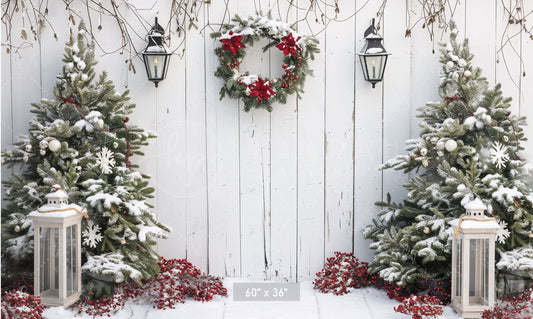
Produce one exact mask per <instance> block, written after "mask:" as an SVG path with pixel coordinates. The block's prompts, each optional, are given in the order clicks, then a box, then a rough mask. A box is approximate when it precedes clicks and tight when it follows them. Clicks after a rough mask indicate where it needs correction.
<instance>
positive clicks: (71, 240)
mask: <svg viewBox="0 0 533 319" xmlns="http://www.w3.org/2000/svg"><path fill="white" fill-rule="evenodd" d="M66 235H67V243H66V244H67V245H66V246H67V247H66V248H67V267H66V269H67V297H68V296H70V295H72V294H73V293H75V292H77V291H78V269H77V254H76V249H77V246H78V245H77V242H76V240H77V234H76V225H72V226H69V227H67V231H66Z"/></svg>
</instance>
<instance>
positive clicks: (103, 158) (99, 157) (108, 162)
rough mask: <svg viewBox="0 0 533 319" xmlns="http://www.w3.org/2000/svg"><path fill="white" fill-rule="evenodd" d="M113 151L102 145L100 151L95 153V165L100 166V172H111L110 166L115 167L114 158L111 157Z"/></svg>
mask: <svg viewBox="0 0 533 319" xmlns="http://www.w3.org/2000/svg"><path fill="white" fill-rule="evenodd" d="M113 155H114V153H113V152H112V151H110V150H109V149H108V148H107V147H105V146H104V147H102V151H100V153H98V154H96V165H97V166H99V167H100V169H101V170H102V173H104V174H111V172H112V170H111V169H112V168H113V167H115V164H116V162H115V160H114V159H113Z"/></svg>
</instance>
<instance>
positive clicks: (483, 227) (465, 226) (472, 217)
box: [457, 197, 500, 233]
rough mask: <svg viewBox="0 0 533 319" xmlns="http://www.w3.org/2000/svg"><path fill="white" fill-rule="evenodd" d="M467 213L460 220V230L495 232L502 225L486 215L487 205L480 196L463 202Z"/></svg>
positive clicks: (467, 231) (465, 231) (466, 231)
mask: <svg viewBox="0 0 533 319" xmlns="http://www.w3.org/2000/svg"><path fill="white" fill-rule="evenodd" d="M463 207H464V208H465V209H466V214H465V215H464V216H463V217H462V218H461V219H460V220H459V225H458V226H457V227H458V230H459V231H461V232H463V233H486V232H495V231H497V230H498V229H499V228H500V226H499V225H498V223H497V222H496V220H495V219H494V218H491V217H488V216H486V215H485V210H486V209H487V206H486V205H485V204H484V203H483V201H481V199H479V198H478V197H476V198H474V199H471V200H468V201H467V202H466V203H464V204H463Z"/></svg>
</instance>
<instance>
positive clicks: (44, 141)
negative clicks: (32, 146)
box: [39, 140, 48, 149]
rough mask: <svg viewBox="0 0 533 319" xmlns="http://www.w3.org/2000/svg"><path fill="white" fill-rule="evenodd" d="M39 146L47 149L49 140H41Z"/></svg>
mask: <svg viewBox="0 0 533 319" xmlns="http://www.w3.org/2000/svg"><path fill="white" fill-rule="evenodd" d="M39 147H40V148H42V149H45V148H47V147H48V141H47V140H41V141H40V142H39Z"/></svg>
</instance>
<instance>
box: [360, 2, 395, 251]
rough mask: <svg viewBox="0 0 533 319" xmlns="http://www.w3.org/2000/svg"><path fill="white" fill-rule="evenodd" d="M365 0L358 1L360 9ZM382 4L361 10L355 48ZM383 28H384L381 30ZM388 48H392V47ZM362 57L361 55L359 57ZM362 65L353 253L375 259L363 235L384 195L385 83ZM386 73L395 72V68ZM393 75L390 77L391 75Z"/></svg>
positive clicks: (372, 4) (389, 74) (361, 44)
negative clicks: (374, 79)
mask: <svg viewBox="0 0 533 319" xmlns="http://www.w3.org/2000/svg"><path fill="white" fill-rule="evenodd" d="M364 3H365V1H357V3H356V5H357V7H356V8H357V9H359V8H360V7H361V6H363V5H364ZM378 7H379V3H377V2H373V3H368V4H367V5H364V7H363V8H361V11H359V13H358V16H357V19H356V24H355V51H356V52H360V51H361V49H362V48H363V46H364V44H365V40H364V32H365V30H366V29H367V28H368V27H369V26H370V23H371V18H372V17H373V16H374V14H375V12H376V11H377V9H378ZM380 32H381V31H380ZM389 50H392V48H390V49H389ZM356 58H357V59H359V57H356ZM357 62H358V64H359V65H357V67H356V68H355V197H354V201H355V203H354V207H355V214H354V220H356V221H357V224H356V225H354V254H355V256H356V257H358V258H359V259H361V260H363V261H371V260H372V252H371V251H370V248H369V247H368V245H369V244H370V241H368V240H365V239H364V238H363V234H362V232H361V229H362V227H364V226H365V225H369V224H370V223H372V218H373V217H375V216H376V215H375V214H376V212H377V208H376V206H375V205H374V203H375V202H376V201H377V200H380V199H381V194H382V173H381V172H380V171H378V170H377V168H378V165H379V164H380V163H381V161H382V159H383V155H382V154H383V148H382V147H383V146H382V143H383V141H382V132H383V127H382V125H383V122H382V116H383V115H382V113H383V109H382V107H383V93H382V90H383V85H384V84H383V83H377V84H376V87H375V88H372V85H371V84H370V83H369V82H366V81H365V80H364V77H363V73H362V69H361V66H360V63H359V61H357ZM386 76H387V77H389V76H393V74H392V72H391V73H387V75H386ZM389 79H390V78H389Z"/></svg>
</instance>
